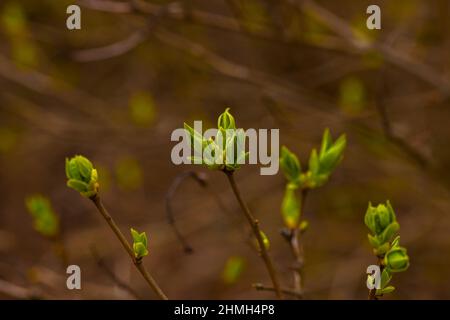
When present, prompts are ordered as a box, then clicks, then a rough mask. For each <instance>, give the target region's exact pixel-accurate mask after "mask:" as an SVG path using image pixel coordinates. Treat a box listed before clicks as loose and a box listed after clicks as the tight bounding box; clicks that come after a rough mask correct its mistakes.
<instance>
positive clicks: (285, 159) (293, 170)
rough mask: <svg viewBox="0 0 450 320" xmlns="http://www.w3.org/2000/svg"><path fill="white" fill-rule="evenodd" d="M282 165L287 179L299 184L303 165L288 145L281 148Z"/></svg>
mask: <svg viewBox="0 0 450 320" xmlns="http://www.w3.org/2000/svg"><path fill="white" fill-rule="evenodd" d="M280 167H281V170H283V173H284V175H285V177H286V179H287V180H288V181H289V182H292V183H294V184H297V185H298V184H299V182H300V174H301V170H302V169H301V166H300V161H298V158H297V156H296V155H295V154H294V153H292V152H291V151H290V150H289V149H288V148H287V147H285V146H283V147H282V148H281V157H280Z"/></svg>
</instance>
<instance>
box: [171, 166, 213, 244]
mask: <svg viewBox="0 0 450 320" xmlns="http://www.w3.org/2000/svg"><path fill="white" fill-rule="evenodd" d="M188 178H192V179H194V180H195V181H196V182H198V184H199V185H200V186H201V187H202V188H206V177H205V176H204V175H202V174H199V173H197V172H195V171H185V172H182V173H181V174H179V175H178V176H176V177H175V179H174V180H173V182H172V184H171V185H170V187H169V190H167V193H166V197H165V205H166V213H167V220H168V222H169V224H170V225H171V226H172V228H173V231H174V232H175V235H176V237H177V239H178V241H180V243H181V245H182V246H183V250H184V252H185V253H192V252H194V249H193V248H192V246H191V245H189V244H188V243H187V241H186V239H185V238H184V237H183V235H182V234H181V232H180V230H179V229H178V227H177V225H176V223H175V215H174V212H173V210H172V199H173V197H174V196H175V193H176V191H177V189H178V187H179V186H180V185H181V183H182V182H183V181H185V180H186V179H188Z"/></svg>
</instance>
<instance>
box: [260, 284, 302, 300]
mask: <svg viewBox="0 0 450 320" xmlns="http://www.w3.org/2000/svg"><path fill="white" fill-rule="evenodd" d="M252 286H253V288H255V289H256V290H258V291H272V292H274V291H275V289H274V288H273V287H268V286H265V285H263V284H262V283H254V284H253V285H252ZM281 292H282V293H284V294H285V295H288V296H293V297H295V298H297V299H302V298H303V295H302V294H301V293H298V292H297V291H293V290H290V289H286V288H281Z"/></svg>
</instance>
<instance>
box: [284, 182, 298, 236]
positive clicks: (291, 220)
mask: <svg viewBox="0 0 450 320" xmlns="http://www.w3.org/2000/svg"><path fill="white" fill-rule="evenodd" d="M296 190H297V186H296V185H294V184H292V183H289V184H288V185H287V186H286V190H285V193H284V197H283V201H282V203H281V214H282V216H283V220H284V223H285V224H286V227H288V228H289V229H295V228H297V227H298V224H299V221H300V214H301V212H300V202H299V200H298V198H297V196H296V194H295V191H296Z"/></svg>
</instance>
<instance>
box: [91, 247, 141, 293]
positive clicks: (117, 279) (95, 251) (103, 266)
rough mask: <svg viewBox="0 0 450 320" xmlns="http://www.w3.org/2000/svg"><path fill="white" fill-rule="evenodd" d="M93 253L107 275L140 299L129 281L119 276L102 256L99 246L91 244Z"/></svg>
mask: <svg viewBox="0 0 450 320" xmlns="http://www.w3.org/2000/svg"><path fill="white" fill-rule="evenodd" d="M91 254H92V256H93V257H94V259H95V262H96V263H97V265H98V266H99V267H100V268H101V269H102V270H103V271H104V272H105V273H106V275H107V276H108V277H109V278H110V279H111V280H112V281H113V282H114V283H115V284H116V285H117V286H118V287H119V288H121V289H123V290H125V291H127V292H128V293H129V294H130V295H131V296H133V297H134V298H136V299H140V297H139V295H138V294H137V293H136V291H134V289H133V288H131V287H130V286H129V285H128V284H127V283H125V282H124V281H122V280H121V279H119V278H118V277H117V275H116V274H115V273H114V271H112V270H111V269H110V268H109V266H108V264H107V263H106V262H105V261H104V259H103V258H102V257H100V255H99V253H98V251H97V248H96V247H95V246H94V245H93V246H91Z"/></svg>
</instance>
